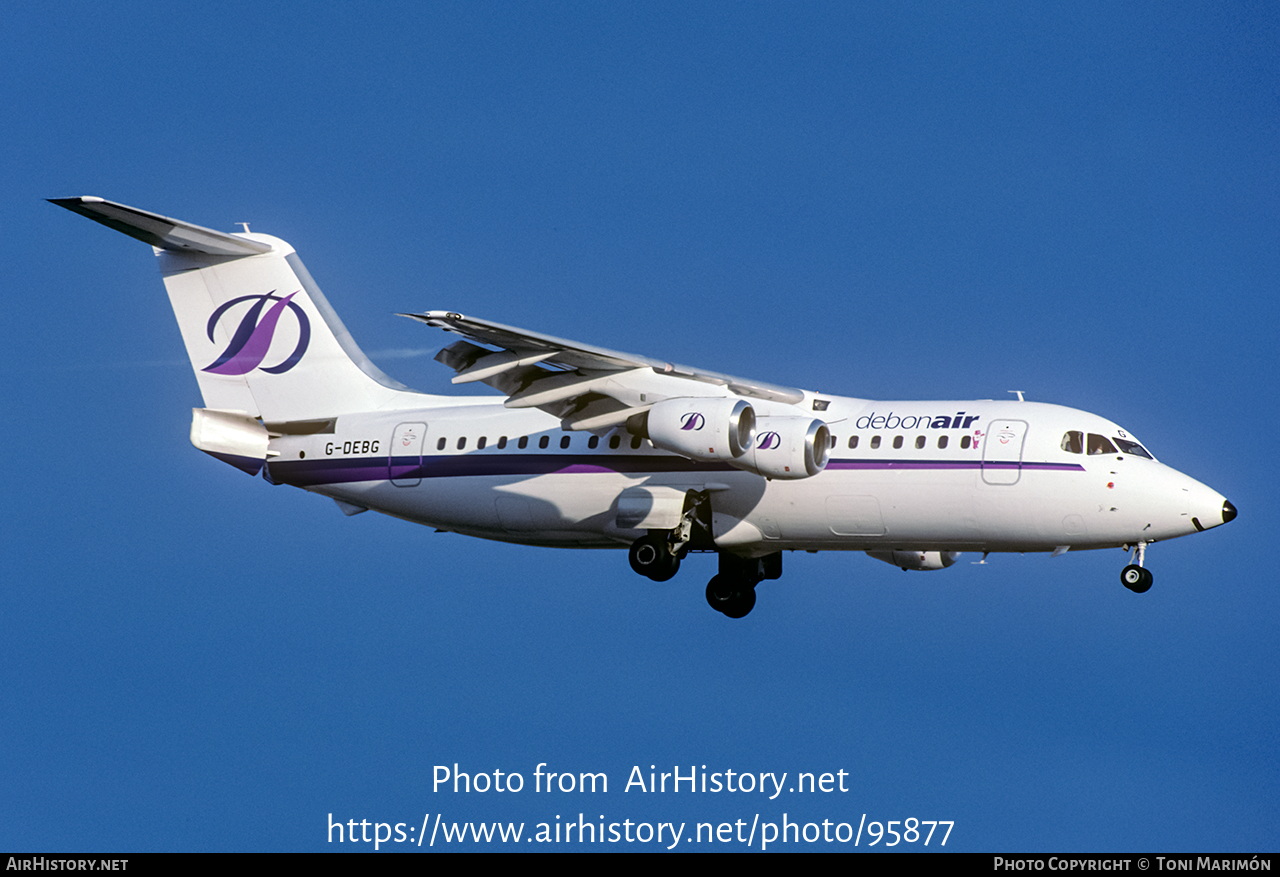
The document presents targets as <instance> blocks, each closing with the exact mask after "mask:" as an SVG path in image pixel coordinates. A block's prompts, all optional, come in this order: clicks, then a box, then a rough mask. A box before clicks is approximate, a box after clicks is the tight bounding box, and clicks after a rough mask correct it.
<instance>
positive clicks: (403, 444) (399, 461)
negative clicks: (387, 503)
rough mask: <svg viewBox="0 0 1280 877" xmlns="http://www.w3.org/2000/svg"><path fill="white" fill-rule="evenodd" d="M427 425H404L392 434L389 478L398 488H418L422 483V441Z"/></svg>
mask: <svg viewBox="0 0 1280 877" xmlns="http://www.w3.org/2000/svg"><path fill="white" fill-rule="evenodd" d="M426 436H427V425H426V424H425V423H402V424H400V425H399V426H397V427H396V431H395V432H394V433H392V434H391V451H390V453H388V454H387V477H388V478H390V479H391V483H392V484H394V485H395V486H396V487H417V486H418V485H419V484H420V483H421V482H422V441H423V439H425V438H426Z"/></svg>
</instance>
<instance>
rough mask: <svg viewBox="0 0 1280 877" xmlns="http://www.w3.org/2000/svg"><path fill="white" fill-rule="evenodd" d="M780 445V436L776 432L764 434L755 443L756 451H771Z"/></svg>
mask: <svg viewBox="0 0 1280 877" xmlns="http://www.w3.org/2000/svg"><path fill="white" fill-rule="evenodd" d="M781 444H782V436H780V435H778V434H777V433H776V432H766V433H765V434H764V435H762V436H760V438H759V439H758V440H757V441H756V450H757V451H772V450H773V449H774V448H776V447H778V446H779V445H781Z"/></svg>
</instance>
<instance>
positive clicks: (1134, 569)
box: [1120, 564, 1153, 594]
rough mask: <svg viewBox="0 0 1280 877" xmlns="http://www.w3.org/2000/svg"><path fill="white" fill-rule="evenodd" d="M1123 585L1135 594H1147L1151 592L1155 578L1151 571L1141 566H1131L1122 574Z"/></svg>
mask: <svg viewBox="0 0 1280 877" xmlns="http://www.w3.org/2000/svg"><path fill="white" fill-rule="evenodd" d="M1120 581H1121V583H1122V584H1123V585H1124V586H1125V587H1126V588H1128V589H1129V590H1130V591H1133V592H1134V593H1135V594H1145V593H1146V592H1147V591H1149V590H1151V582H1152V581H1153V577H1152V575H1151V571H1150V570H1147V569H1143V568H1142V567H1140V566H1136V565H1134V564H1129V565H1128V566H1126V567H1125V568H1124V569H1123V570H1122V571H1121V572H1120Z"/></svg>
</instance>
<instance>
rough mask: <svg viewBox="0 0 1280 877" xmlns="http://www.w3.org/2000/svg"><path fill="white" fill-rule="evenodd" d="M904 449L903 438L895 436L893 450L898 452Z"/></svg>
mask: <svg viewBox="0 0 1280 877" xmlns="http://www.w3.org/2000/svg"><path fill="white" fill-rule="evenodd" d="M901 447H902V436H900V435H895V436H894V437H893V449H894V450H895V451H896V450H898V449H899V448H901Z"/></svg>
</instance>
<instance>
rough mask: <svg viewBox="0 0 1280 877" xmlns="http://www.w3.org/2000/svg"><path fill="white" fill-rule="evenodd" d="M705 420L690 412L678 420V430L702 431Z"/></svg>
mask: <svg viewBox="0 0 1280 877" xmlns="http://www.w3.org/2000/svg"><path fill="white" fill-rule="evenodd" d="M706 422H707V420H706V418H705V417H703V416H702V415H701V414H699V413H698V412H696V411H690V412H689V413H688V414H686V415H685V416H684V417H681V418H680V428H681V429H682V430H694V429H702V427H703V425H704V424H706Z"/></svg>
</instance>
